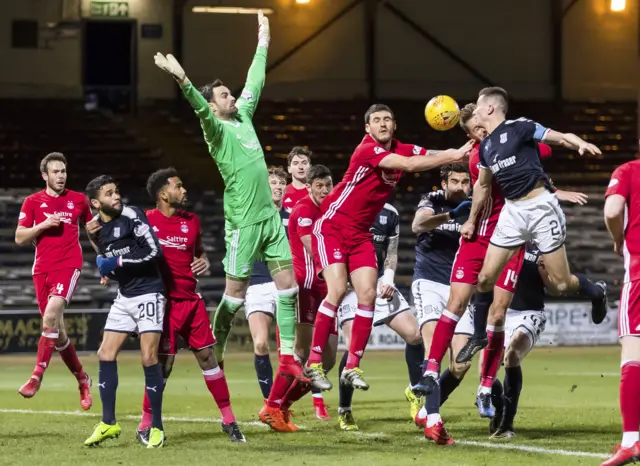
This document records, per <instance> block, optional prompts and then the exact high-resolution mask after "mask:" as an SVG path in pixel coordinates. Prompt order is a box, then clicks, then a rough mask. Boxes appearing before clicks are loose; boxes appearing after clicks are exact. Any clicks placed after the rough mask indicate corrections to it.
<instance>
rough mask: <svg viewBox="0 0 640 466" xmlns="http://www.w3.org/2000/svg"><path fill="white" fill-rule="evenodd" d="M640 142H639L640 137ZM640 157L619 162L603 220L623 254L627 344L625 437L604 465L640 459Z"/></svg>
mask: <svg viewBox="0 0 640 466" xmlns="http://www.w3.org/2000/svg"><path fill="white" fill-rule="evenodd" d="M638 142H639V143H640V141H638ZM638 177H640V160H634V161H632V162H627V163H625V164H623V165H620V166H619V167H618V168H616V170H615V171H614V172H613V175H611V181H610V182H609V187H608V188H607V192H606V194H605V197H606V201H605V204H604V220H605V224H606V225H607V230H609V234H610V235H611V239H613V249H614V251H615V252H616V253H617V254H619V255H620V256H622V257H623V259H624V284H623V286H622V294H621V296H620V305H619V308H618V335H619V336H620V345H621V346H622V358H621V359H622V363H621V372H622V376H621V377H620V412H621V413H622V431H623V433H622V442H621V443H620V445H618V446H617V447H616V449H615V451H614V453H613V455H612V456H611V458H609V459H608V460H606V461H605V462H604V463H602V466H616V465H621V464H627V463H630V462H632V461H633V460H634V458H635V460H636V461H638V459H640V436H639V434H638V429H639V428H640V396H638V394H639V393H640V189H639V187H638V182H637V180H638Z"/></svg>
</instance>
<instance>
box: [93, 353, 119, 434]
mask: <svg viewBox="0 0 640 466" xmlns="http://www.w3.org/2000/svg"><path fill="white" fill-rule="evenodd" d="M98 387H99V388H100V400H102V422H104V423H105V424H111V425H113V424H115V423H116V391H117V390H118V362H117V361H100V369H99V371H98Z"/></svg>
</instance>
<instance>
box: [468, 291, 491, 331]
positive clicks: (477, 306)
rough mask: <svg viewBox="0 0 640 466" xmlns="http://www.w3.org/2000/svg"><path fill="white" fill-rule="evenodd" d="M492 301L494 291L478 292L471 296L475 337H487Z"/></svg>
mask: <svg viewBox="0 0 640 466" xmlns="http://www.w3.org/2000/svg"><path fill="white" fill-rule="evenodd" d="M492 302H493V291H487V292H486V293H479V292H476V293H475V294H474V295H473V297H472V298H471V304H472V305H473V336H474V338H486V337H487V318H488V317H489V308H490V307H491V303H492Z"/></svg>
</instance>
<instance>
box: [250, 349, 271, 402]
mask: <svg viewBox="0 0 640 466" xmlns="http://www.w3.org/2000/svg"><path fill="white" fill-rule="evenodd" d="M253 367H255V368H256V375H257V376H258V385H259V386H260V390H261V391H262V398H264V399H265V400H266V399H267V398H269V393H271V386H272V385H273V367H271V359H270V358H269V355H268V354H265V355H264V356H258V355H257V354H254V355H253Z"/></svg>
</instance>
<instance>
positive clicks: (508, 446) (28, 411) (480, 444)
mask: <svg viewBox="0 0 640 466" xmlns="http://www.w3.org/2000/svg"><path fill="white" fill-rule="evenodd" d="M0 413H10V414H45V415H46V414H49V415H53V416H78V417H100V414H96V413H84V412H82V411H37V410H33V409H0ZM123 417H124V418H125V419H134V420H138V419H140V416H134V415H132V414H129V415H126V416H123ZM163 420H164V421H174V422H195V423H218V422H222V420H221V419H215V418H206V417H164V418H163ZM239 423H240V424H241V425H248V426H256V427H267V426H266V425H265V424H263V423H262V422H257V421H239ZM298 427H300V428H301V429H304V427H303V426H298ZM352 433H353V434H354V435H357V436H360V437H370V438H376V437H377V438H380V437H386V436H387V434H385V433H384V432H352ZM420 440H421V441H424V438H422V437H420ZM456 444H458V445H470V446H475V447H483V448H496V449H502V450H516V451H528V452H531V453H542V454H547V455H560V456H583V457H589V458H608V457H609V455H605V454H602V453H592V452H588V451H573V450H556V449H552V448H541V447H532V446H528V445H514V444H510V443H489V442H476V441H473V440H456Z"/></svg>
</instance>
